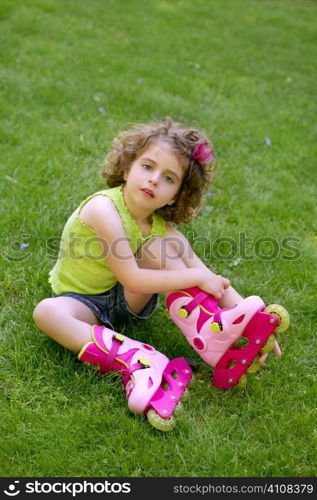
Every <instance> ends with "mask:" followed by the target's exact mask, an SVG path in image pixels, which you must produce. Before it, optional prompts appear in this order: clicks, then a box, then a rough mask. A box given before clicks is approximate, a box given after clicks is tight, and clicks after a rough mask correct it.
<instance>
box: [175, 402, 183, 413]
mask: <svg viewBox="0 0 317 500" xmlns="http://www.w3.org/2000/svg"><path fill="white" fill-rule="evenodd" d="M183 410H184V405H183V403H182V402H181V401H179V402H178V403H177V405H176V406H175V410H174V413H175V415H177V414H178V413H181V412H182V411H183Z"/></svg>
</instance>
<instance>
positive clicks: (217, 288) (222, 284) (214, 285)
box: [199, 271, 230, 300]
mask: <svg viewBox="0 0 317 500" xmlns="http://www.w3.org/2000/svg"><path fill="white" fill-rule="evenodd" d="M199 286H200V288H201V289H202V290H203V291H204V292H206V293H210V294H211V295H212V296H213V297H214V298H215V299H217V300H219V299H221V297H223V296H224V294H225V293H226V288H228V287H229V286H230V281H229V280H228V279H227V278H223V277H222V276H219V275H217V274H214V273H213V272H212V271H208V272H206V271H203V272H202V277H201V280H200V282H199Z"/></svg>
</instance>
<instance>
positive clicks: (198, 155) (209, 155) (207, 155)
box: [192, 141, 213, 165]
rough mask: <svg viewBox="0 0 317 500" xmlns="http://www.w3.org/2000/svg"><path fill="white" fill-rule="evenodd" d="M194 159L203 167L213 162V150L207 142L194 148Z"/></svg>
mask: <svg viewBox="0 0 317 500" xmlns="http://www.w3.org/2000/svg"><path fill="white" fill-rule="evenodd" d="M192 158H193V159H194V160H195V161H197V162H198V163H200V164H201V165H207V164H208V163H210V162H211V161H212V160H213V150H212V149H211V147H210V146H209V144H208V142H207V141H205V142H201V143H199V144H197V145H196V146H195V147H194V149H193V150H192Z"/></svg>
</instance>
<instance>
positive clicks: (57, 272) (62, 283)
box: [49, 185, 166, 295]
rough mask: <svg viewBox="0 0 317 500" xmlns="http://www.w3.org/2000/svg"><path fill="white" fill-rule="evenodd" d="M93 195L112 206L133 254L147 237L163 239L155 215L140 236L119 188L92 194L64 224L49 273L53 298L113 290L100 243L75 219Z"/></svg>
mask: <svg viewBox="0 0 317 500" xmlns="http://www.w3.org/2000/svg"><path fill="white" fill-rule="evenodd" d="M97 195H103V196H107V198H110V199H111V200H112V202H113V203H114V205H115V207H116V209H117V210H118V212H119V214H120V217H121V219H122V222H123V227H124V231H125V234H126V237H127V239H128V241H129V244H130V246H131V249H132V252H133V254H135V253H136V252H137V251H138V249H139V248H140V247H141V246H142V245H143V244H144V243H145V242H146V241H147V240H149V239H150V238H152V237H154V236H159V237H161V238H164V237H165V236H166V222H165V220H164V219H163V218H162V217H161V216H160V215H158V214H157V213H153V215H152V221H153V222H152V228H151V232H150V234H149V235H148V236H147V237H143V236H142V233H141V230H140V228H139V226H138V225H137V223H136V221H135V220H134V219H133V218H132V216H131V214H130V212H129V210H128V208H127V206H126V204H125V201H124V198H123V192H122V185H121V186H117V187H115V188H111V189H105V190H103V191H98V192H97V193H94V194H92V195H91V196H89V197H88V198H86V199H85V200H84V201H83V202H82V203H81V204H80V205H79V207H77V209H76V210H75V211H74V212H73V213H72V215H71V216H70V217H69V219H68V221H67V222H66V224H65V227H64V230H63V233H62V238H61V243H60V249H59V255H58V259H57V262H56V264H55V266H54V267H53V269H52V270H51V271H50V273H49V282H50V284H51V286H52V290H53V292H54V293H55V294H56V295H62V294H63V293H67V292H75V293H82V294H89V295H94V294H98V293H103V292H106V291H108V290H110V289H111V288H112V287H114V286H115V284H116V283H117V281H118V280H117V279H116V277H115V276H114V274H113V273H112V271H111V270H110V268H109V266H108V264H107V262H106V260H105V258H104V256H103V255H102V248H101V244H100V242H99V239H98V237H97V235H96V233H95V231H94V230H93V229H92V228H90V227H89V226H87V225H86V224H85V223H84V222H83V221H82V220H81V219H80V217H79V213H80V210H81V209H82V207H83V206H84V205H85V204H86V203H87V202H88V201H89V200H91V198H93V197H94V196H97Z"/></svg>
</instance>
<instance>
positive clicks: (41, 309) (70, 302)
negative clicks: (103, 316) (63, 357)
mask: <svg viewBox="0 0 317 500" xmlns="http://www.w3.org/2000/svg"><path fill="white" fill-rule="evenodd" d="M33 319H34V321H35V323H36V325H37V326H38V328H39V329H40V330H41V331H42V332H43V333H46V335H48V336H49V337H51V338H52V339H54V340H55V341H56V342H58V343H59V344H61V345H62V346H64V347H66V348H67V349H69V350H70V351H73V352H76V353H77V352H79V351H80V350H81V348H82V347H83V346H84V345H85V344H86V343H87V342H89V341H90V340H91V334H90V330H91V325H96V324H100V322H99V321H98V319H97V318H96V316H95V315H94V314H93V312H92V311H91V310H90V309H89V307H87V306H86V305H85V304H83V303H82V302H79V300H76V299H73V298H72V297H55V298H48V299H44V300H42V301H41V302H40V303H39V304H38V305H37V306H36V308H35V310H34V312H33Z"/></svg>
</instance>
